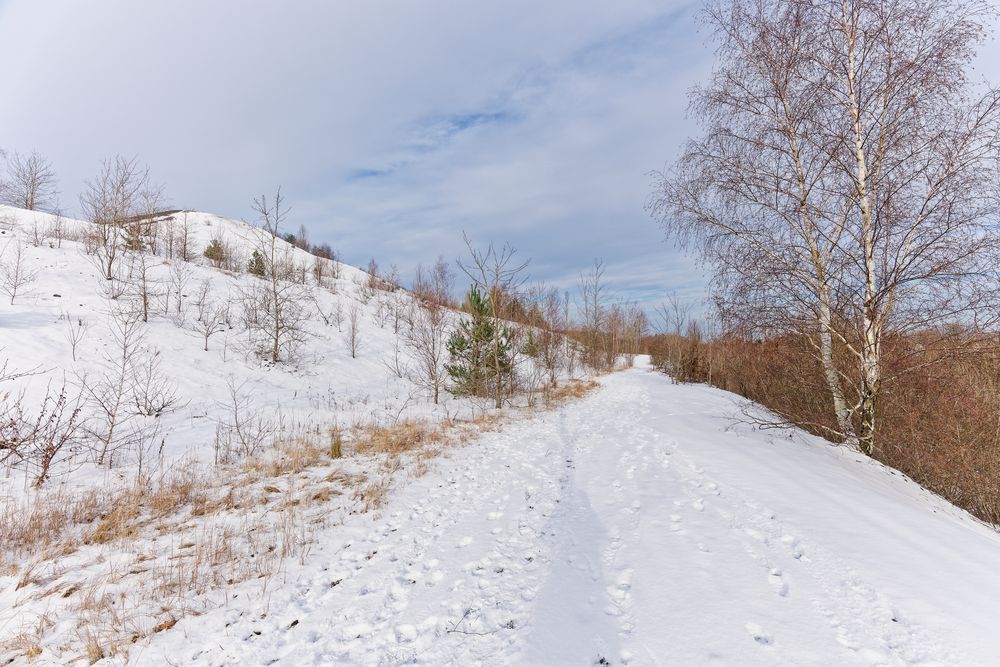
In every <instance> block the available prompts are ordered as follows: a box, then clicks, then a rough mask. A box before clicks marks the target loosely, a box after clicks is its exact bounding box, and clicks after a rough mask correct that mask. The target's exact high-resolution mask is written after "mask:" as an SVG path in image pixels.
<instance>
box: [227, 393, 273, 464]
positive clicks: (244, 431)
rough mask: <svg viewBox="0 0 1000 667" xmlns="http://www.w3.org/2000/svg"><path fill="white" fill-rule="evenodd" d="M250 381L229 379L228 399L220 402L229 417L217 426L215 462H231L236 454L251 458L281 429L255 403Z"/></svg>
mask: <svg viewBox="0 0 1000 667" xmlns="http://www.w3.org/2000/svg"><path fill="white" fill-rule="evenodd" d="M248 384H249V382H248V381H246V380H244V381H243V382H237V381H236V380H235V379H233V378H229V379H227V380H226V388H227V390H228V391H227V399H226V402H225V403H220V407H221V408H222V409H223V410H224V411H225V415H226V416H225V418H224V419H220V420H219V421H218V424H217V426H216V430H215V462H216V463H228V462H230V461H232V460H234V459H236V458H248V457H251V456H253V455H254V454H256V453H257V452H258V451H260V450H261V449H262V448H263V447H264V445H266V444H268V443H269V442H270V440H271V437H272V436H273V435H274V434H275V432H276V431H277V426H276V424H275V423H274V420H272V419H269V418H266V417H264V416H263V415H262V413H261V411H260V409H259V408H256V407H255V406H254V401H253V393H252V392H251V391H250V388H249V387H248Z"/></svg>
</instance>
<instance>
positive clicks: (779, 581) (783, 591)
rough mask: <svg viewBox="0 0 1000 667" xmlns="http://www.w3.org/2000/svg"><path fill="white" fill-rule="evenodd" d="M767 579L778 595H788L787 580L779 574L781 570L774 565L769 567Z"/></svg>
mask: <svg viewBox="0 0 1000 667" xmlns="http://www.w3.org/2000/svg"><path fill="white" fill-rule="evenodd" d="M767 580H768V582H769V583H770V584H771V585H772V586H774V588H775V590H776V591H777V592H778V595H780V596H781V597H787V596H788V582H787V581H785V578H784V577H783V576H781V570H779V569H778V568H776V567H773V568H771V571H770V572H768V574H767Z"/></svg>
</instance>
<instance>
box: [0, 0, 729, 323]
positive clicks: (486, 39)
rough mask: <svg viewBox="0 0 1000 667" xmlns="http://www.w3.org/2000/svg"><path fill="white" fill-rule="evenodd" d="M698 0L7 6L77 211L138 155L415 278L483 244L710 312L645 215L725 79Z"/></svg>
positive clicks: (7, 119)
mask: <svg viewBox="0 0 1000 667" xmlns="http://www.w3.org/2000/svg"><path fill="white" fill-rule="evenodd" d="M697 8H698V5H697V3H692V2H680V1H678V2H664V1H662V0H659V1H656V0H650V1H645V0H634V1H633V0H628V1H620V2H619V1H616V2H613V3H609V2H598V1H593V2H583V1H580V0H572V1H560V0H556V1H552V2H545V3H537V2H518V1H514V2H503V3H470V2H416V1H413V0H408V1H398V2H393V1H385V2H355V3H348V2H325V1H315V2H309V1H305V0H295V1H285V2H277V1H275V2H236V1H230V2H226V1H216V2H201V1H198V2H193V1H190V0H170V1H162V2H161V1H158V0H153V1H148V2H134V1H132V0H118V1H116V0H92V1H89V2H78V1H76V0H65V1H62V0H48V1H46V2H37V0H6V1H2V0H0V62H3V63H5V66H4V67H2V68H0V90H2V91H4V93H3V101H2V102H0V147H2V148H5V149H7V150H8V151H10V150H17V151H21V152H30V151H32V150H38V151H39V152H40V153H41V154H43V155H44V156H45V157H46V158H48V159H49V160H50V161H51V162H52V164H53V167H54V168H55V169H56V171H57V174H58V176H59V181H60V183H59V187H60V193H61V194H60V203H61V206H62V208H63V209H64V210H65V211H67V212H68V213H72V212H74V211H78V210H79V202H78V196H79V192H80V191H81V189H82V188H83V184H84V182H85V180H86V179H87V178H90V177H92V176H93V174H95V173H96V172H97V170H98V168H99V166H100V163H101V160H103V159H105V158H107V157H110V156H113V155H116V154H122V155H126V156H137V157H138V158H139V159H140V161H142V162H144V163H146V164H148V165H149V168H150V173H151V175H152V177H153V179H154V180H155V181H157V182H159V183H162V184H163V185H164V187H165V189H166V194H167V196H168V199H169V201H170V203H171V204H172V205H173V206H174V207H176V208H186V209H195V210H205V211H209V212H212V213H218V214H220V215H224V216H227V217H234V218H242V219H246V220H247V221H249V222H253V213H252V211H251V208H250V204H251V200H252V198H253V197H254V196H256V195H258V194H260V193H263V192H273V191H274V189H275V188H276V187H277V186H278V185H280V186H281V187H282V190H283V193H284V195H285V197H286V201H287V202H288V204H289V205H290V206H291V209H292V210H291V214H290V216H289V227H290V228H291V231H294V228H297V227H298V225H300V224H303V225H305V226H306V227H307V229H308V230H309V232H310V238H311V240H312V241H314V242H324V241H325V242H329V243H330V244H331V245H333V246H334V248H336V249H337V250H338V252H339V253H340V254H341V256H342V258H343V259H344V260H345V261H348V262H350V263H352V264H358V265H365V264H367V262H368V260H369V258H371V257H375V258H376V259H377V261H378V262H379V264H380V265H381V266H383V267H388V266H389V265H391V264H397V265H398V267H399V269H400V271H401V273H402V274H403V276H404V278H407V277H409V276H411V275H412V271H413V269H414V267H415V266H416V264H417V263H418V262H424V263H431V262H433V261H434V260H435V259H436V258H437V257H438V256H439V255H444V256H445V257H446V258H448V259H449V260H451V259H455V258H458V257H460V256H461V255H462V254H463V252H464V245H463V241H462V233H463V231H464V232H466V233H467V234H468V235H469V237H470V238H471V239H472V241H473V242H474V243H475V244H477V245H481V244H485V243H487V242H491V241H492V242H495V243H498V244H502V243H504V242H509V243H510V244H511V245H512V246H514V247H515V248H516V249H517V250H518V255H519V257H523V258H531V264H530V267H529V273H530V276H531V279H532V280H537V281H544V282H545V283H546V284H549V285H552V286H556V287H560V288H562V289H574V290H575V286H576V283H577V280H578V277H579V274H580V272H581V271H582V270H586V269H587V268H588V267H589V266H590V265H592V263H593V261H594V260H595V259H597V258H600V259H602V260H603V261H605V262H606V264H607V267H608V268H607V278H608V282H609V286H610V288H611V289H612V290H613V293H614V295H615V297H616V298H625V299H632V300H638V301H641V302H644V303H647V305H648V304H651V303H654V302H656V301H658V300H661V299H662V298H663V297H664V295H665V294H666V292H668V291H669V290H678V291H682V292H684V293H687V294H690V295H691V297H692V298H695V299H700V298H701V297H702V296H703V293H704V289H703V286H704V278H703V277H702V274H701V272H700V271H699V270H698V269H697V268H696V266H695V263H694V262H693V261H692V260H691V259H689V258H686V257H685V256H684V255H683V254H681V253H679V252H677V251H675V250H674V249H673V247H672V245H671V244H669V243H665V242H664V240H663V235H662V233H661V231H660V230H659V229H658V227H657V226H656V224H655V223H654V222H653V221H652V220H651V219H650V217H649V216H648V214H647V213H646V212H645V211H644V209H643V206H644V204H645V202H646V199H647V197H648V196H649V192H650V187H651V177H650V172H652V171H654V170H657V169H662V168H663V167H664V166H665V165H666V164H668V163H669V162H670V161H672V159H673V157H674V156H675V155H676V154H677V152H678V149H679V147H680V144H681V142H682V141H683V139H684V137H685V136H686V134H688V133H689V131H690V130H692V129H693V128H692V127H691V125H693V124H692V123H690V122H689V121H688V120H687V118H686V113H685V110H686V91H687V89H688V88H689V87H690V86H691V85H693V84H694V83H695V82H696V81H697V80H698V79H699V78H700V77H704V75H705V74H706V73H707V72H708V71H709V69H710V66H711V51H710V49H709V48H708V47H707V46H706V43H705V39H704V36H703V35H701V34H700V33H698V30H697V24H696V13H697Z"/></svg>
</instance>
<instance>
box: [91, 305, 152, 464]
mask: <svg viewBox="0 0 1000 667" xmlns="http://www.w3.org/2000/svg"><path fill="white" fill-rule="evenodd" d="M109 326H110V328H111V336H112V339H113V340H114V347H113V348H112V349H111V350H109V351H106V352H105V353H104V362H105V363H104V365H105V370H104V372H103V373H102V374H101V375H100V376H99V377H98V378H96V379H95V380H92V379H91V378H88V377H87V376H86V375H78V376H77V378H78V383H79V386H80V390H81V392H82V393H83V394H84V395H85V396H86V398H87V403H88V405H89V406H90V407H91V408H92V410H93V412H94V413H95V414H96V416H95V418H94V419H92V420H91V421H90V422H89V423H88V431H89V432H90V434H91V436H92V437H93V438H94V439H95V440H96V441H97V443H98V448H97V451H96V456H95V461H96V463H97V465H104V464H108V465H109V466H110V465H111V463H112V457H113V455H114V454H115V453H116V452H117V451H118V450H119V449H122V448H125V447H129V446H131V445H133V444H135V442H136V436H138V435H139V432H138V431H136V430H132V431H131V432H129V429H128V427H129V426H131V422H132V419H133V417H134V416H135V412H133V411H132V410H130V409H129V404H130V402H131V401H132V398H133V382H134V364H135V362H136V358H137V355H138V352H139V348H140V345H141V343H142V339H143V334H142V313H141V311H140V310H139V309H138V308H136V307H134V305H131V304H127V303H125V304H120V305H118V306H116V307H114V308H113V309H112V311H111V317H110V322H109ZM123 433H124V437H123Z"/></svg>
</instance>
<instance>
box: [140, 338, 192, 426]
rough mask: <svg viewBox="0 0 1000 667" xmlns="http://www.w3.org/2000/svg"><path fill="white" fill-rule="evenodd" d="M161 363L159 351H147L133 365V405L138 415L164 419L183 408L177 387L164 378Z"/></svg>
mask: <svg viewBox="0 0 1000 667" xmlns="http://www.w3.org/2000/svg"><path fill="white" fill-rule="evenodd" d="M161 362H162V359H161V357H160V352H159V351H158V350H146V351H144V352H143V353H142V354H140V355H139V356H138V358H137V359H135V360H134V362H133V363H132V365H131V366H132V367H131V369H130V370H131V373H132V377H131V385H132V404H133V406H134V407H135V414H137V415H141V416H143V417H162V416H163V415H165V414H168V413H170V412H173V411H174V410H176V409H178V408H179V407H181V399H180V396H178V394H177V387H176V385H175V384H174V383H173V382H171V381H169V380H167V379H166V377H165V376H164V373H163V369H162V368H161V367H160V364H161Z"/></svg>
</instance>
